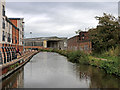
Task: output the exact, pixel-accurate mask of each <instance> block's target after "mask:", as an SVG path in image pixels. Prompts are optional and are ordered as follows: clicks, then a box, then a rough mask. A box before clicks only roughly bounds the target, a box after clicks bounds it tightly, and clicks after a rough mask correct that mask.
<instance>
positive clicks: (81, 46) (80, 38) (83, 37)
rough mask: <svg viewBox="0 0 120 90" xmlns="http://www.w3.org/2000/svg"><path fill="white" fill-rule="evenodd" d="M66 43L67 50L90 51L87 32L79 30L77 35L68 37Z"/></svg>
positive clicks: (90, 46) (90, 45)
mask: <svg viewBox="0 0 120 90" xmlns="http://www.w3.org/2000/svg"><path fill="white" fill-rule="evenodd" d="M67 45H68V46H67V49H68V50H69V51H73V50H80V51H84V52H86V53H91V50H92V43H91V41H90V40H89V33H88V32H84V31H82V32H80V33H79V35H76V36H74V37H71V38H70V39H68V43H67Z"/></svg>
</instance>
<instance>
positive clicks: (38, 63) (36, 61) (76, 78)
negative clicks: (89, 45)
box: [2, 52, 120, 88]
mask: <svg viewBox="0 0 120 90" xmlns="http://www.w3.org/2000/svg"><path fill="white" fill-rule="evenodd" d="M119 84H120V79H119V78H116V77H115V76H112V75H107V74H106V73H105V72H104V70H101V69H98V68H94V67H92V66H87V65H76V64H73V63H71V62H68V61H67V58H66V57H64V56H61V55H59V54H57V53H47V52H41V53H39V54H37V55H36V56H34V57H33V58H32V59H31V61H30V62H29V63H27V64H26V65H25V67H24V68H21V69H20V70H18V71H17V72H16V73H14V74H13V75H12V76H10V77H9V78H7V79H5V80H4V81H3V82H2V86H3V87H4V88H120V85H119Z"/></svg>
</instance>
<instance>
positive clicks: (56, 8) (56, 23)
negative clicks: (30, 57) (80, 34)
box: [6, 1, 118, 38]
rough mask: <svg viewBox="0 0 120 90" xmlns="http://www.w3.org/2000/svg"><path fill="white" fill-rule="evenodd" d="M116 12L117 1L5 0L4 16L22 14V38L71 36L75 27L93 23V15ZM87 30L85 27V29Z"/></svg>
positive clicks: (116, 13)
mask: <svg viewBox="0 0 120 90" xmlns="http://www.w3.org/2000/svg"><path fill="white" fill-rule="evenodd" d="M103 12H105V13H109V14H112V15H114V16H116V17H117V16H118V2H116V1H115V2H108V1H107V2H7V3H6V14H7V16H8V17H11V18H12V17H15V18H16V17H17V18H19V17H20V18H24V21H25V38H29V37H31V35H30V32H31V31H32V32H33V34H32V37H49V36H59V37H72V36H74V35H76V34H75V31H77V30H78V29H82V30H83V31H84V30H85V28H92V27H96V25H97V24H98V21H97V20H96V19H95V18H94V17H95V16H102V15H103ZM86 30H88V29H86Z"/></svg>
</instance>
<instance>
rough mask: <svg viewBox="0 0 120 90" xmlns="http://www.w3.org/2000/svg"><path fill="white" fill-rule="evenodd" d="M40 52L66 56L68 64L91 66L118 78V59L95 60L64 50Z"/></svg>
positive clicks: (119, 66)
mask: <svg viewBox="0 0 120 90" xmlns="http://www.w3.org/2000/svg"><path fill="white" fill-rule="evenodd" d="M40 51H47V52H56V53H59V54H61V55H63V56H66V57H67V58H68V60H69V61H70V62H73V63H78V64H83V65H91V66H94V67H97V68H101V69H104V70H105V71H106V73H107V74H113V75H116V76H118V77H120V62H119V61H120V60H119V59H120V57H116V58H114V60H112V59H110V60H108V59H102V58H96V57H94V56H92V55H90V54H86V53H83V52H81V51H66V50H53V49H49V50H48V49H40Z"/></svg>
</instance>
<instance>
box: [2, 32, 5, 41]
mask: <svg viewBox="0 0 120 90" xmlns="http://www.w3.org/2000/svg"><path fill="white" fill-rule="evenodd" d="M2 41H5V32H4V31H3V35H2Z"/></svg>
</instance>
